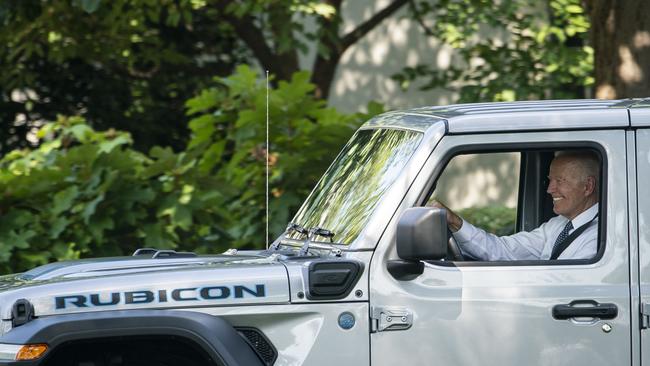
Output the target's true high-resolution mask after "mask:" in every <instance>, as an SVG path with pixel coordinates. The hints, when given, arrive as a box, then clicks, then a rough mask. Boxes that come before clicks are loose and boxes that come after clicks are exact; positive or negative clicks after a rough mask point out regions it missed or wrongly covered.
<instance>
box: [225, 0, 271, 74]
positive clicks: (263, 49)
mask: <svg viewBox="0 0 650 366" xmlns="http://www.w3.org/2000/svg"><path fill="white" fill-rule="evenodd" d="M228 2H229V1H228V0H220V1H217V2H216V6H217V8H218V9H219V10H220V12H221V14H222V16H223V18H224V19H225V20H226V21H227V22H228V23H229V24H230V25H231V26H232V27H233V28H234V29H235V32H236V33H237V35H238V36H239V38H241V40H242V41H244V43H245V44H246V46H248V48H250V50H251V51H253V55H255V58H256V59H257V60H258V61H259V62H260V64H262V67H264V68H265V69H267V70H276V69H278V67H277V66H279V65H277V61H276V60H277V55H276V54H275V53H274V52H273V50H272V49H271V48H270V47H269V45H268V44H267V43H266V41H265V37H264V33H263V32H262V30H261V29H259V28H258V27H256V26H255V24H254V23H253V17H251V16H244V17H241V18H238V17H236V16H234V15H232V14H228V12H226V11H225V8H226V6H227V5H228Z"/></svg>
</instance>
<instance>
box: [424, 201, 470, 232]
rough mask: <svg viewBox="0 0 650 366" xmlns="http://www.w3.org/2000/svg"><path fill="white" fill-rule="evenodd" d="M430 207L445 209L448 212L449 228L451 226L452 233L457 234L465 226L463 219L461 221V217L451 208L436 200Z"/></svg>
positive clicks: (431, 202)
mask: <svg viewBox="0 0 650 366" xmlns="http://www.w3.org/2000/svg"><path fill="white" fill-rule="evenodd" d="M428 205H429V206H431V207H435V208H444V209H445V210H447V226H449V229H451V231H452V232H454V233H455V232H456V231H458V230H460V227H461V226H463V219H461V218H460V216H458V215H456V214H455V213H454V211H452V210H450V209H449V207H447V206H445V205H443V204H442V203H440V202H438V201H435V200H434V201H430V202H429V203H428Z"/></svg>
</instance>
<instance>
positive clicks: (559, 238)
mask: <svg viewBox="0 0 650 366" xmlns="http://www.w3.org/2000/svg"><path fill="white" fill-rule="evenodd" d="M571 229H573V224H572V223H571V221H569V222H567V223H566V225H565V226H564V229H562V231H561V232H560V235H558V236H557V239H556V240H555V244H553V251H552V252H551V253H555V251H556V250H557V247H559V246H560V244H562V242H563V241H565V240H566V238H567V237H568V236H569V231H571Z"/></svg>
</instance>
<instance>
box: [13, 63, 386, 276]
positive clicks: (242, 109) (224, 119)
mask: <svg viewBox="0 0 650 366" xmlns="http://www.w3.org/2000/svg"><path fill="white" fill-rule="evenodd" d="M308 77H309V75H308V74H307V73H297V74H296V75H294V77H293V78H292V80H290V81H287V82H280V83H279V86H278V88H276V89H273V90H271V91H270V95H269V102H270V106H269V114H270V121H271V123H270V130H271V131H270V132H271V152H270V158H269V163H270V165H271V179H270V183H271V188H272V189H271V192H272V197H271V200H270V213H271V215H270V227H271V233H270V235H271V236H273V235H276V234H279V232H280V231H281V230H282V229H283V228H284V226H285V225H286V223H287V221H288V219H289V216H290V215H291V214H292V213H293V212H295V211H296V209H297V208H298V207H297V206H298V204H299V203H300V202H301V201H302V200H303V199H304V197H306V195H307V194H308V191H309V189H310V188H311V187H312V186H313V185H314V183H315V181H316V179H317V178H318V177H319V176H320V174H322V172H323V171H324V170H325V168H326V165H327V164H328V163H329V162H330V161H331V160H332V159H333V157H334V154H335V153H336V151H338V149H339V148H340V147H341V146H342V145H343V143H344V142H345V141H346V140H347V139H348V138H349V137H350V135H351V134H352V132H353V130H354V129H355V128H356V127H357V126H358V125H359V124H360V122H361V121H362V120H364V119H365V118H367V115H362V114H355V115H348V116H346V115H341V114H339V113H337V112H336V111H335V110H333V109H331V108H326V107H325V105H324V102H323V101H319V100H315V99H314V98H313V96H311V94H310V92H311V90H312V89H313V88H314V86H313V85H312V84H310V83H308V82H307V79H308ZM370 109H371V111H372V112H373V113H376V112H380V111H381V108H379V107H378V106H371V108H370ZM187 110H188V113H189V114H191V115H192V116H193V119H192V120H191V121H190V123H189V127H190V129H191V131H192V138H191V140H190V142H189V144H188V145H187V147H186V149H185V150H183V151H181V152H174V151H173V150H172V149H171V148H169V147H165V148H162V147H154V148H153V149H151V151H150V152H149V154H144V153H142V152H139V151H137V150H135V149H134V148H133V141H132V138H131V136H130V134H128V133H126V132H121V131H116V130H113V129H109V130H106V131H96V130H94V129H93V128H91V127H89V126H88V124H87V123H86V121H85V120H84V119H83V118H81V117H70V118H65V117H60V118H59V119H58V120H57V121H56V122H54V123H48V124H46V125H45V126H43V127H42V128H41V129H40V130H39V131H38V136H39V137H40V138H41V139H42V143H41V144H40V146H39V147H38V148H33V149H23V150H14V151H12V152H11V153H9V154H7V155H6V156H5V157H4V158H3V159H2V160H0V191H1V192H3V195H2V197H1V198H0V272H14V271H21V270H24V269H27V268H31V267H33V266H35V265H38V264H43V263H47V262H49V261H53V260H62V259H72V258H80V257H89V256H93V257H96V256H110V255H122V254H129V253H130V252H132V251H133V250H134V249H135V248H138V247H143V246H146V247H156V248H163V249H165V248H168V249H181V250H195V251H198V252H218V251H222V250H224V249H226V248H228V247H233V246H235V247H254V248H261V247H263V246H264V242H265V235H264V232H265V221H264V217H265V216H264V213H265V209H264V207H265V195H264V192H265V189H264V185H265V170H266V159H265V151H264V142H265V132H266V131H265V119H266V88H265V83H264V82H263V81H260V79H259V75H257V74H255V73H254V72H252V71H251V70H250V69H249V68H248V67H245V66H242V67H239V68H238V71H237V73H235V74H234V75H232V76H230V77H227V78H216V79H215V80H214V83H213V85H212V86H211V87H209V88H207V89H205V90H203V91H202V92H201V93H200V94H199V95H197V96H196V97H195V98H192V99H190V100H189V101H188V102H187Z"/></svg>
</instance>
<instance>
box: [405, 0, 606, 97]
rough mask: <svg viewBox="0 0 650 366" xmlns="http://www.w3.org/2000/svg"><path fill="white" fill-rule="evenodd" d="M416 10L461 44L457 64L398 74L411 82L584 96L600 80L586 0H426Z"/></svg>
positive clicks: (430, 30)
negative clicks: (589, 41)
mask: <svg viewBox="0 0 650 366" xmlns="http://www.w3.org/2000/svg"><path fill="white" fill-rule="evenodd" d="M410 9H411V13H412V16H413V17H414V18H415V19H416V20H417V21H418V22H419V24H420V25H421V26H422V28H423V29H424V30H425V32H426V33H427V34H428V35H429V36H431V37H435V38H437V39H439V40H441V41H442V42H443V43H444V44H447V45H450V46H451V47H453V48H454V50H455V51H456V57H457V62H454V63H452V66H450V67H449V68H448V69H446V70H440V69H436V68H434V67H433V66H432V65H429V64H420V65H417V66H416V67H412V68H406V69H405V70H404V72H402V73H399V74H397V75H395V76H394V78H395V79H396V80H398V81H400V82H401V83H402V86H403V87H405V88H408V87H411V86H413V85H415V86H417V87H419V88H420V89H423V90H428V89H433V88H445V89H448V90H451V91H457V92H459V94H460V97H459V99H460V101H461V102H476V101H491V100H496V101H510V100H517V99H519V100H521V99H562V98H577V97H584V89H585V87H589V86H591V85H593V83H594V78H593V56H594V55H593V49H592V48H591V47H590V46H588V45H587V44H586V42H585V40H586V37H587V32H588V31H589V26H590V24H589V19H588V18H587V16H586V14H585V12H584V10H583V9H582V7H581V5H580V1H579V0H546V1H544V2H541V3H540V2H538V1H531V0H504V1H499V2H494V1H488V0H440V1H437V2H435V3H431V2H430V1H420V2H412V3H411V6H410Z"/></svg>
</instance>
